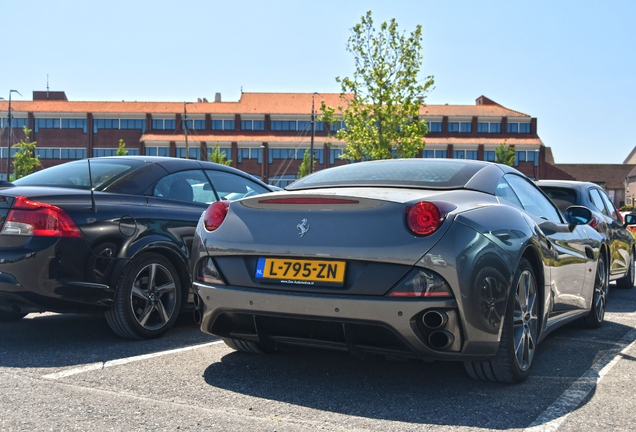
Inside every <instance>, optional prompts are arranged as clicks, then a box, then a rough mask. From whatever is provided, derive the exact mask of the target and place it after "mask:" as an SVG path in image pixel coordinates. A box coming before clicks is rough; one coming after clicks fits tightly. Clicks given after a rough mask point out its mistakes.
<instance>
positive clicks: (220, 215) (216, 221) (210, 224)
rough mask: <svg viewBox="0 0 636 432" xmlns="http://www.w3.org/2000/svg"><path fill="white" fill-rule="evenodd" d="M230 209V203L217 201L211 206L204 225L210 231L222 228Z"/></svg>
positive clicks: (204, 218) (207, 211)
mask: <svg viewBox="0 0 636 432" xmlns="http://www.w3.org/2000/svg"><path fill="white" fill-rule="evenodd" d="M229 207H230V202H229V201H217V202H214V203H212V204H210V207H208V209H207V210H206V211H205V215H204V216H203V225H205V228H206V229H207V230H208V231H214V230H215V229H217V228H218V227H220V226H221V224H222V223H223V221H224V220H225V216H226V215H227V209H228V208H229Z"/></svg>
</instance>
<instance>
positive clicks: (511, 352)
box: [464, 259, 539, 384]
mask: <svg viewBox="0 0 636 432" xmlns="http://www.w3.org/2000/svg"><path fill="white" fill-rule="evenodd" d="M538 294H539V293H538V290H537V283H536V278H535V276H534V270H532V266H531V265H530V263H529V262H528V260H526V259H522V260H521V262H520V263H519V268H518V269H517V273H516V274H515V278H514V282H513V284H512V289H511V290H510V294H509V295H508V304H507V307H506V312H505V315H504V322H503V327H502V330H501V340H500V342H499V348H498V349H497V354H496V355H495V357H494V358H493V359H492V360H490V361H486V362H464V367H465V369H466V372H467V373H468V375H470V377H471V378H473V379H478V380H483V381H494V382H502V383H510V384H514V383H520V382H522V381H524V380H525V379H526V378H528V376H529V375H530V369H531V368H532V361H533V359H534V353H535V350H536V343H537V340H538V339H537V336H538V329H539V320H538V314H537V310H538V305H539V296H538Z"/></svg>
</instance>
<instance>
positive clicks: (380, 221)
mask: <svg viewBox="0 0 636 432" xmlns="http://www.w3.org/2000/svg"><path fill="white" fill-rule="evenodd" d="M591 219H592V214H591V212H590V211H589V210H588V209H587V208H585V207H580V206H571V207H569V208H568V209H567V210H566V211H565V214H562V213H561V212H560V211H559V209H558V208H557V207H555V206H554V204H553V203H552V202H551V201H550V200H549V199H548V198H547V197H546V196H545V195H544V194H543V192H541V190H539V189H538V188H537V187H536V186H535V185H534V184H533V183H532V182H531V181H529V180H528V179H527V178H526V177H525V176H524V175H523V174H521V173H519V172H518V171H516V170H515V169H514V168H511V167H508V166H503V165H497V164H492V163H488V162H479V161H468V160H452V159H402V160H384V161H374V162H363V163H354V164H350V165H345V166H341V167H336V168H331V169H327V170H324V171H320V172H317V173H314V174H312V175H310V176H307V177H305V178H303V179H301V180H298V181H297V182H295V183H293V184H292V185H290V186H288V187H287V188H286V190H285V191H281V192H274V193H270V194H265V195H260V196H255V197H250V198H245V199H242V200H239V201H233V202H232V203H231V204H230V203H229V202H226V201H219V202H216V203H213V204H211V205H210V207H209V208H208V209H207V211H206V212H205V213H204V214H203V215H202V217H201V220H200V221H199V224H198V226H197V230H196V235H195V240H194V243H193V253H192V261H191V270H192V272H193V273H192V275H193V280H194V290H195V292H196V293H197V305H198V311H197V313H198V319H199V320H200V322H201V329H202V330H203V331H204V332H206V333H210V334H214V335H217V336H220V337H222V338H223V340H224V341H225V343H226V344H227V345H229V346H230V347H232V348H233V349H236V350H239V351H246V352H253V353H262V352H267V351H273V350H276V349H278V348H280V347H284V346H287V345H297V346H298V345H300V346H309V347H319V348H330V349H336V350H346V351H349V352H351V353H352V354H354V355H358V356H369V355H372V354H379V355H384V356H387V357H396V356H400V357H412V358H419V359H423V360H456V361H463V362H464V365H465V367H466V370H467V372H468V374H469V375H470V376H471V377H473V378H476V379H483V380H491V381H499V382H510V383H514V382H520V381H522V380H524V379H525V378H526V377H527V376H528V375H529V373H530V369H531V367H532V362H533V358H534V355H535V352H536V348H537V345H538V343H539V342H540V341H541V340H542V339H543V338H545V337H546V335H547V334H548V333H549V332H550V331H552V330H554V329H555V328H557V327H559V326H562V325H564V324H566V323H568V322H571V321H573V320H580V321H581V323H582V324H583V325H584V326H586V327H590V328H596V327H599V326H601V324H602V322H603V316H604V313H605V302H606V294H607V285H608V272H607V262H608V261H607V258H608V251H607V250H605V249H604V247H603V245H602V242H601V240H602V239H601V236H600V234H599V233H598V232H596V231H595V230H594V229H592V228H591V227H590V226H588V225H586V224H587V223H589V222H590V221H591Z"/></svg>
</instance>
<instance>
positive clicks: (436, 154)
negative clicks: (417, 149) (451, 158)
mask: <svg viewBox="0 0 636 432" xmlns="http://www.w3.org/2000/svg"><path fill="white" fill-rule="evenodd" d="M422 157H423V158H427V159H432V158H436V159H446V157H447V153H446V150H422Z"/></svg>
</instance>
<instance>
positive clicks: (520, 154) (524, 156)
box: [515, 151, 539, 166]
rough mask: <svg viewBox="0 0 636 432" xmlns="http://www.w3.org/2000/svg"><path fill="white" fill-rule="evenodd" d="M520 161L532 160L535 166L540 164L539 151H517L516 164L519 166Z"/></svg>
mask: <svg viewBox="0 0 636 432" xmlns="http://www.w3.org/2000/svg"><path fill="white" fill-rule="evenodd" d="M519 162H532V163H533V165H534V166H538V165H539V152H538V151H516V152H515V166H519Z"/></svg>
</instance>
